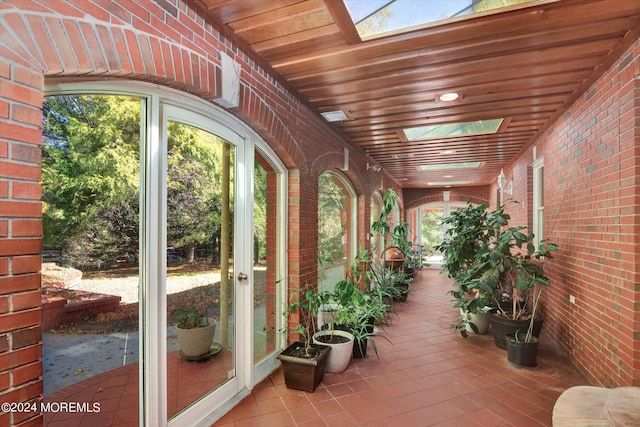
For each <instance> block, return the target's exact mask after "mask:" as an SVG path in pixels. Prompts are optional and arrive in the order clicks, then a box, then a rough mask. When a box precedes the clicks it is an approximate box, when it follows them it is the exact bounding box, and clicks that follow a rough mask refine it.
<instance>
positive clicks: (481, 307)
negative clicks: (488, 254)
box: [435, 203, 493, 338]
mask: <svg viewBox="0 0 640 427" xmlns="http://www.w3.org/2000/svg"><path fill="white" fill-rule="evenodd" d="M486 210H487V205H484V204H482V205H476V206H474V205H472V204H471V203H468V204H467V207H466V208H465V209H457V210H454V211H453V212H451V214H450V215H449V216H448V217H447V218H445V219H444V220H443V223H444V224H446V225H447V226H448V229H447V232H446V234H445V239H444V241H443V242H442V243H441V244H440V245H438V246H436V248H435V249H436V250H437V251H438V252H440V253H442V254H443V261H442V271H443V272H444V273H445V274H446V275H447V277H449V278H452V279H454V287H453V289H452V290H450V291H449V292H448V293H449V294H450V295H451V296H453V298H454V301H455V303H454V307H456V308H459V309H460V311H461V312H460V315H458V317H457V322H456V323H454V324H453V325H451V329H454V330H457V331H459V332H460V334H461V335H462V336H463V337H465V338H466V337H467V336H468V330H469V329H471V330H473V331H474V332H476V333H478V332H480V331H479V330H478V326H477V325H476V324H475V323H474V322H473V321H472V318H473V316H474V315H476V314H478V313H482V312H484V311H485V307H486V306H487V305H488V303H489V301H490V299H491V298H490V295H487V294H484V293H480V291H479V289H478V288H477V283H474V282H473V281H472V277H470V275H469V273H468V272H469V269H470V268H472V267H473V266H474V264H475V262H476V256H477V255H478V254H479V253H480V252H481V251H482V250H483V248H485V247H487V245H488V241H489V239H490V238H491V231H490V230H493V228H492V227H490V226H489V224H488V223H487V219H488V218H487V211H486Z"/></svg>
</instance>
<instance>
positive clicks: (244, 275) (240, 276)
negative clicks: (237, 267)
mask: <svg viewBox="0 0 640 427" xmlns="http://www.w3.org/2000/svg"><path fill="white" fill-rule="evenodd" d="M248 278H249V276H247V275H246V274H244V273H239V274H238V280H239V281H241V282H242V281H244V280H247V279H248Z"/></svg>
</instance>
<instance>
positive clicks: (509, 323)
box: [488, 309, 544, 350]
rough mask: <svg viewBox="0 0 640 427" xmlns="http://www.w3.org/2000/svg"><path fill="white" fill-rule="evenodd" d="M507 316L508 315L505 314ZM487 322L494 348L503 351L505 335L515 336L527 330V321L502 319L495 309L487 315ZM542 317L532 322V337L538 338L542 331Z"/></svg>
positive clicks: (505, 345)
mask: <svg viewBox="0 0 640 427" xmlns="http://www.w3.org/2000/svg"><path fill="white" fill-rule="evenodd" d="M507 314H509V313H507ZM488 315H489V322H490V323H491V330H492V331H493V340H494V342H495V344H496V347H500V348H501V349H503V350H506V349H507V339H506V338H505V337H506V336H507V335H515V333H516V332H517V331H520V332H526V331H527V329H528V328H529V320H528V319H527V320H513V319H508V318H506V317H502V316H500V315H499V314H498V313H497V309H493V310H491V311H490V312H489V313H488ZM543 321H544V317H543V316H542V315H539V316H536V319H535V320H534V321H533V336H534V337H539V336H540V331H542V323H543Z"/></svg>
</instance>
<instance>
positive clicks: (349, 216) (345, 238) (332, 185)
mask: <svg viewBox="0 0 640 427" xmlns="http://www.w3.org/2000/svg"><path fill="white" fill-rule="evenodd" d="M356 210H357V197H356V193H355V191H354V190H353V187H352V186H351V184H350V183H349V181H348V180H347V179H346V178H345V177H343V176H342V175H340V174H338V173H336V172H325V173H323V174H322V175H320V177H319V178H318V258H319V264H320V265H319V266H318V282H319V283H318V285H319V288H320V289H321V290H329V291H330V290H333V287H334V286H335V284H336V283H337V282H338V281H339V280H341V279H343V278H344V277H345V270H346V269H348V268H349V265H350V263H351V261H352V260H353V258H354V257H355V255H356V245H357V239H356V218H357V212H356Z"/></svg>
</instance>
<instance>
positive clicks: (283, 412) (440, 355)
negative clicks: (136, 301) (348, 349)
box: [214, 269, 588, 427]
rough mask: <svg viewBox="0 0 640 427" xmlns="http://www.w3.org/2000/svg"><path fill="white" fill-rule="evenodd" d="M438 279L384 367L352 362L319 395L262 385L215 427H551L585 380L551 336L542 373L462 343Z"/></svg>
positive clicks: (425, 286) (395, 337) (408, 313)
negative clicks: (559, 402) (565, 399)
mask: <svg viewBox="0 0 640 427" xmlns="http://www.w3.org/2000/svg"><path fill="white" fill-rule="evenodd" d="M449 288H450V281H449V280H448V279H446V278H445V277H444V276H442V275H440V274H439V270H431V269H426V270H423V271H422V272H420V274H419V276H418V278H417V280H416V281H415V283H414V287H413V289H414V293H413V294H411V295H410V296H409V299H408V302H407V303H404V304H399V305H398V307H397V316H394V318H393V324H392V325H391V326H390V327H388V328H387V334H388V336H389V337H390V339H391V341H392V342H393V345H392V344H389V343H387V342H386V341H384V340H379V342H378V352H379V354H380V359H377V358H376V357H375V355H370V356H369V358H368V359H365V360H352V361H351V363H350V365H349V368H348V369H347V370H346V371H345V372H343V373H341V374H325V377H324V381H323V383H322V384H321V385H320V386H319V387H318V388H317V389H316V391H315V392H314V393H307V392H303V391H298V390H290V389H287V388H286V387H285V385H284V378H283V376H282V371H281V370H278V371H276V372H275V373H274V374H273V375H271V377H270V378H268V379H266V380H265V381H263V382H262V383H261V384H260V385H259V386H257V387H256V388H255V389H254V390H253V392H252V394H251V395H249V396H247V397H246V398H245V399H244V400H243V401H242V402H241V403H240V404H239V405H238V406H236V407H235V408H234V409H233V410H232V411H231V412H229V413H228V414H227V415H225V416H224V417H223V418H222V419H220V420H219V421H218V422H217V423H215V424H214V426H215V427H231V426H233V427H246V426H265V427H271V426H278V427H280V426H309V427H312V426H313V427H315V426H329V427H338V426H345V427H351V426H372V427H373V426H388V427H393V426H398V427H405V426H432V425H435V426H455V427H458V426H465V427H467V426H482V427H490V426H517V427H524V426H550V425H551V413H552V409H553V405H554V403H555V401H556V399H557V398H558V396H559V395H560V393H562V391H564V390H565V389H567V388H568V387H571V386H574V385H587V384H588V382H587V380H586V379H585V378H584V377H583V376H582V375H581V374H580V373H579V372H578V371H577V370H576V369H575V368H574V367H573V365H572V364H571V363H570V362H569V360H568V359H567V358H566V357H565V356H563V355H562V354H561V353H560V351H559V350H558V348H557V347H556V346H555V344H554V343H553V342H551V340H550V339H548V337H545V336H544V332H543V334H542V336H541V345H540V349H539V353H538V363H539V366H538V368H537V369H536V370H532V371H527V370H520V369H516V368H513V367H511V366H510V365H509V363H508V362H507V360H506V352H505V350H502V349H499V348H497V347H496V346H495V345H494V343H493V337H492V336H491V335H490V334H489V335H475V336H471V337H469V338H467V339H463V338H461V337H460V336H459V335H458V334H457V333H456V332H454V331H452V330H450V329H449V325H450V324H451V323H452V322H453V321H454V320H455V316H456V311H455V309H453V308H452V305H451V302H450V297H449V296H448V295H447V294H446V292H447V290H449Z"/></svg>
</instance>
